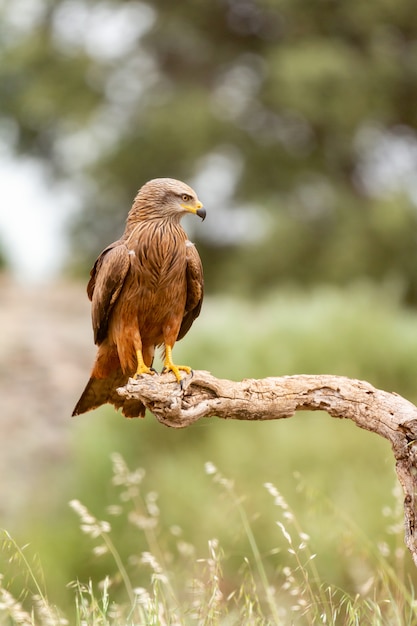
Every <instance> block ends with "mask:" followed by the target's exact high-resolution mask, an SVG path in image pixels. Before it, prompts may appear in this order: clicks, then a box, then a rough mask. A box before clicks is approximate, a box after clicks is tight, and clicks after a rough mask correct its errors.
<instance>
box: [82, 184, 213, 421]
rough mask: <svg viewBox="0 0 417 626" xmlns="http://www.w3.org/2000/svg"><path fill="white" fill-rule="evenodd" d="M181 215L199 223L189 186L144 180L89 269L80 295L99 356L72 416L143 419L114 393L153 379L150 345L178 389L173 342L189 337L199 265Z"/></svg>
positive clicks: (197, 302) (133, 403)
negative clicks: (120, 226) (134, 380)
mask: <svg viewBox="0 0 417 626" xmlns="http://www.w3.org/2000/svg"><path fill="white" fill-rule="evenodd" d="M186 213H194V214H196V215H198V216H199V217H201V218H202V219H204V218H205V216H206V212H205V209H203V205H202V204H201V202H200V201H199V200H198V198H197V195H196V193H195V192H194V191H193V190H192V189H191V188H190V187H189V186H188V185H186V184H185V183H182V182H180V181H178V180H174V179H172V178H156V179H155V180H151V181H149V182H148V183H146V184H145V185H143V187H142V188H141V189H139V191H138V194H137V196H136V198H135V200H134V202H133V206H132V208H131V209H130V211H129V214H128V216H127V220H126V228H125V232H124V233H123V236H122V237H121V239H119V240H118V241H115V242H114V243H112V244H111V245H110V246H108V247H107V248H106V249H105V250H103V252H102V253H101V254H100V256H99V257H98V259H97V261H96V262H95V264H94V267H93V269H92V270H91V274H90V275H91V278H90V282H89V283H88V286H87V294H88V297H89V298H90V300H91V304H92V311H91V316H92V322H93V330H94V341H95V343H96V345H97V346H98V351H97V356H96V360H95V363H94V366H93V370H92V372H91V377H90V380H89V381H88V383H87V386H86V388H85V390H84V391H83V393H82V395H81V398H80V399H79V401H78V403H77V405H76V407H75V409H74V412H73V415H79V414H80V413H85V412H86V411H90V410H91V409H95V408H97V407H99V406H101V405H102V404H105V403H106V402H109V403H110V404H113V405H114V406H115V407H116V408H117V409H118V408H120V407H122V412H123V414H124V415H125V416H126V417H143V416H144V414H145V407H144V405H143V404H142V403H141V402H139V401H138V400H128V399H124V398H122V397H121V396H119V394H118V393H117V388H118V387H122V386H124V385H125V384H126V383H127V381H128V379H129V377H133V376H140V375H141V374H153V373H154V370H153V369H151V368H152V363H153V358H154V352H155V347H157V346H163V347H164V351H165V360H164V371H171V372H173V373H174V375H175V377H176V379H177V380H178V381H179V382H180V380H181V370H184V371H185V372H187V373H190V372H191V368H189V367H188V366H185V365H174V363H173V362H172V348H173V346H174V343H175V342H176V341H177V340H179V339H181V338H182V337H184V335H185V334H186V333H187V332H188V331H189V329H190V328H191V325H192V323H193V322H194V320H195V318H196V317H197V316H198V315H199V313H200V309H201V303H202V300H203V270H202V266H201V260H200V257H199V255H198V252H197V250H196V248H195V246H194V245H193V244H192V243H191V242H190V241H188V239H187V235H186V232H185V230H184V229H183V228H182V226H181V225H180V220H181V218H182V217H183V216H184V215H185V214H186Z"/></svg>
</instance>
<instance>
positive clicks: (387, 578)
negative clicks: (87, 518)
mask: <svg viewBox="0 0 417 626" xmlns="http://www.w3.org/2000/svg"><path fill="white" fill-rule="evenodd" d="M400 301H401V293H400V292H398V291H397V290H396V283H393V284H392V285H389V284H388V285H386V286H385V288H384V289H382V288H381V289H376V288H375V287H372V285H371V284H368V283H364V282H363V283H358V284H356V285H352V286H351V287H350V288H347V289H345V290H334V289H330V288H327V287H326V288H324V287H323V288H320V289H315V290H310V291H309V292H301V291H299V290H296V289H290V288H288V289H286V290H281V291H279V292H277V293H276V294H274V295H270V296H269V298H268V299H266V300H264V301H262V302H259V303H257V304H256V303H252V304H248V303H247V302H245V301H243V300H242V301H239V300H236V299H232V298H219V297H216V298H208V300H207V302H206V306H205V307H204V310H203V312H202V315H201V317H200V318H199V320H198V323H197V324H196V325H195V328H194V329H193V333H192V336H191V335H190V336H187V337H186V338H185V339H184V340H183V341H181V342H179V343H178V344H177V345H176V347H175V351H174V356H175V359H176V360H177V362H184V363H187V364H190V365H192V366H193V367H194V368H196V369H202V368H204V369H209V370H211V371H212V372H213V373H214V374H215V375H216V376H218V377H227V378H235V379H241V378H242V377H248V376H249V377H256V378H258V377H263V376H272V375H284V374H293V373H312V374H319V373H334V374H341V375H347V376H351V377H354V378H355V377H356V378H365V379H368V380H369V381H370V382H371V383H372V384H374V385H375V386H377V387H380V388H383V389H386V390H387V391H391V390H393V391H396V392H398V393H401V394H402V395H404V396H405V397H407V398H409V399H410V400H411V401H414V402H416V391H415V376H414V371H416V370H417V345H416V344H417V332H416V320H415V317H414V315H413V314H412V313H411V311H408V310H404V309H403V308H401V306H400V304H399V303H400ZM157 366H159V365H158V364H157ZM115 450H116V451H119V452H120V453H121V454H122V455H123V457H124V458H125V459H126V462H127V464H128V466H129V467H131V468H136V467H140V468H143V472H142V471H139V473H138V474H136V473H135V472H134V471H131V470H126V476H127V475H128V476H130V478H129V480H128V479H127V478H126V477H125V478H124V479H123V480H122V479H121V478H120V480H119V481H116V483H117V484H115V482H114V478H112V469H111V466H110V464H109V461H108V459H109V456H110V455H111V454H112V453H113V452H114V451H115ZM206 462H210V463H212V464H213V465H214V466H215V467H218V468H221V470H222V473H224V474H225V475H226V476H230V477H233V480H234V481H235V484H236V487H233V489H232V490H229V491H227V489H226V490H224V487H225V486H226V487H227V488H229V486H231V483H230V481H229V482H228V481H226V482H225V483H222V482H219V481H217V480H216V481H215V482H213V481H211V480H209V478H208V477H207V474H206V473H205V472H204V469H203V466H204V464H205V463H206ZM393 463H394V459H393V456H392V452H391V450H390V447H389V445H388V442H386V441H385V440H383V439H382V438H379V437H377V436H376V435H374V434H372V433H368V432H365V431H363V430H360V429H358V428H356V427H355V426H354V425H353V424H352V423H351V422H349V421H340V420H334V419H332V418H330V417H329V416H328V415H322V414H319V413H314V414H309V413H308V414H306V413H299V414H298V415H296V416H295V417H294V418H292V419H290V420H285V421H275V422H274V421H271V422H262V423H261V422H260V423H247V422H235V421H233V420H230V421H229V420H225V421H219V420H215V419H211V420H207V421H201V422H199V423H197V424H196V425H195V426H193V427H192V428H188V429H184V430H173V429H167V428H165V427H163V426H161V425H160V424H159V423H157V422H156V420H155V419H153V418H152V417H151V416H147V418H146V419H144V420H126V419H123V418H122V417H121V416H120V415H119V414H115V412H114V411H113V410H112V409H111V408H110V407H104V408H103V409H101V410H98V411H96V412H94V413H90V414H88V415H85V416H82V417H80V418H77V420H75V421H74V423H73V445H72V455H71V458H70V459H69V460H68V462H67V464H64V463H63V464H62V468H61V467H60V466H57V468H56V471H55V472H54V481H51V480H50V472H46V473H45V476H43V477H41V478H40V480H41V484H40V486H39V489H36V488H34V490H33V497H32V498H31V499H30V501H28V503H27V511H28V514H27V516H25V515H22V516H21V519H20V523H19V524H18V525H16V528H10V529H9V532H11V533H12V534H13V535H14V536H16V541H18V542H19V544H26V543H27V542H28V541H29V542H30V544H31V545H30V550H31V551H32V553H33V552H36V553H38V554H40V556H41V560H42V564H43V568H44V571H45V579H46V581H47V588H48V598H49V602H50V603H51V604H57V605H58V606H61V607H62V608H63V609H64V610H65V614H68V611H70V610H72V609H68V608H67V607H69V606H73V599H74V589H73V588H71V589H70V588H68V587H67V585H68V583H70V582H71V581H79V590H78V593H79V594H81V596H83V597H84V599H85V601H86V602H90V604H91V605H93V604H94V606H95V605H96V604H98V605H99V606H100V607H101V609H100V610H102V604H101V593H102V591H103V590H100V589H99V588H98V587H97V585H98V583H99V581H104V580H106V576H110V578H111V579H112V580H113V578H114V579H115V580H114V583H113V585H112V586H110V588H109V593H110V595H111V598H112V600H114V601H115V602H116V603H121V604H122V605H123V606H124V607H125V609H126V606H130V604H129V601H128V599H126V594H127V591H126V587H127V583H126V580H127V579H129V580H131V581H132V582H131V586H132V587H133V588H134V589H135V588H137V587H140V588H143V589H146V591H147V593H148V594H149V596H150V598H151V600H150V603H151V604H150V606H151V607H154V606H155V603H156V602H157V600H158V599H159V600H161V593H162V596H163V597H164V598H166V594H167V593H168V592H167V589H166V588H165V587H164V586H162V590H161V589H159V592H158V593H159V595H155V594H156V591H154V589H153V587H152V585H151V583H150V581H149V569H147V567H145V566H144V564H142V565H138V558H139V559H140V555H142V554H143V553H145V552H150V553H152V554H153V555H154V556H155V557H156V558H157V561H158V562H159V563H163V562H164V563H166V564H165V565H163V571H164V572H165V571H168V572H169V574H170V580H171V584H172V585H173V587H174V590H175V592H176V594H177V595H179V606H181V607H183V609H184V610H185V607H186V606H189V604H187V603H191V599H190V596H187V598H185V599H184V596H183V595H182V594H183V593H185V591H184V581H185V580H188V578H189V576H191V574H190V572H193V573H194V568H195V567H196V568H197V570H198V571H197V572H196V573H195V576H196V577H197V579H198V580H200V581H207V578H206V576H207V575H208V574H207V572H206V573H203V572H202V569H199V568H200V567H202V566H201V563H200V565H199V561H198V560H199V559H207V558H210V557H209V556H208V555H207V545H208V541H209V540H212V539H214V538H215V539H217V540H218V546H219V550H220V551H219V552H218V551H217V549H216V553H218V554H219V558H220V563H221V571H222V580H223V583H222V587H221V591H222V593H223V600H224V601H226V600H225V599H226V598H228V596H229V595H230V594H231V593H232V592H234V595H233V596H232V597H231V598H230V600H229V601H228V602H227V603H226V605H224V604H222V605H221V611H223V613H221V617H222V618H223V616H224V611H226V610H227V611H228V612H230V613H232V614H233V615H234V614H235V613H234V612H235V611H249V610H252V611H254V614H255V615H258V614H259V612H258V608H259V606H261V609H262V611H263V612H266V613H265V614H266V615H269V614H270V611H271V608H270V606H269V603H268V602H269V601H268V597H267V595H266V591H265V589H266V588H269V585H271V586H272V587H273V588H274V589H276V590H280V589H281V587H282V585H283V584H285V576H286V575H285V572H286V571H287V570H286V569H285V568H286V567H289V568H290V570H291V572H292V573H293V570H296V565H295V561H291V560H292V559H293V558H294V555H290V556H289V555H288V547H289V546H288V545H286V543H285V536H283V534H282V531H281V530H280V527H277V526H276V524H275V521H277V520H278V521H281V522H282V523H284V525H285V527H286V528H287V530H288V532H289V533H290V535H291V536H292V537H295V536H296V535H295V534H294V532H295V531H294V530H293V528H292V527H288V524H289V520H288V519H286V518H285V517H284V518H283V517H282V516H281V517H279V516H278V517H275V516H274V515H273V516H272V517H271V497H270V495H268V493H267V492H265V491H264V488H263V487H262V485H263V483H272V484H273V485H275V486H276V488H277V489H278V490H279V492H280V493H281V494H285V501H288V502H289V503H290V511H291V513H292V514H293V516H294V519H296V520H297V524H298V528H299V529H302V532H304V533H306V534H308V535H309V536H310V538H311V539H310V541H309V549H310V551H311V553H317V557H316V559H314V566H315V567H316V568H317V572H318V574H317V576H316V575H315V574H313V573H312V572H311V570H309V574H308V580H309V584H310V587H312V588H313V589H314V596H315V597H316V599H317V603H318V604H317V606H316V608H315V609H314V610H316V609H317V611H319V610H321V608H322V606H323V602H324V599H323V596H322V595H320V594H321V593H324V595H326V594H327V595H326V598H328V602H329V606H328V608H329V611H331V610H332V609H331V607H330V605H331V603H332V602H333V604H334V609H335V610H336V609H337V610H340V611H342V612H344V611H346V612H347V611H348V607H349V611H351V615H352V616H355V615H356V616H357V615H360V616H361V618H363V620H364V621H363V622H358V623H365V624H366V623H368V622H367V621H366V620H367V619H368V617H369V616H370V615H371V613H372V611H374V612H375V611H377V608H376V607H377V606H379V607H380V610H381V611H382V617H381V619H380V622H379V623H381V624H382V623H389V619H388V618H387V620H386V622H384V621H383V620H384V619H385V617H384V616H385V615H387V613H386V611H390V610H391V609H392V610H395V611H398V613H399V614H401V615H402V619H403V618H404V624H406V623H407V620H406V618H405V616H406V614H407V611H408V612H410V611H411V610H413V609H412V606H413V605H412V604H411V600H410V601H409V600H408V599H407V598H408V596H407V594H406V593H405V591H404V588H406V589H408V588H409V585H408V583H407V580H408V578H409V577H410V578H411V580H412V581H414V580H415V572H414V567H413V565H412V562H411V557H410V556H409V555H408V553H407V552H406V550H405V546H404V543H403V535H402V533H403V528H402V524H399V525H397V521H398V520H399V519H400V518H401V504H400V495H399V494H398V490H397V489H395V495H393V493H392V492H393V487H394V486H395V475H394V471H393ZM208 467H209V468H210V467H212V465H209V466H208ZM143 474H145V476H146V487H144V490H141V488H140V497H139V501H138V500H137V499H135V503H136V504H135V507H136V508H135V509H134V510H133V511H131V510H130V509H129V508H127V509H124V513H123V514H122V515H114V514H113V513H115V512H116V513H117V512H118V511H120V506H122V507H124V506H125V505H126V506H127V503H128V502H131V500H132V499H131V495H129V494H130V492H129V493H128V494H127V495H126V497H124V496H122V495H121V491H126V490H127V487H126V486H123V485H125V483H126V481H127V482H128V483H129V481H130V483H133V484H132V489H133V491H134V490H135V489H136V486H137V485H136V483H135V482H134V480H133V477H134V476H136V480H138V481H140V480H145V478H144V477H143ZM209 475H210V476H215V475H216V473H213V474H209ZM130 483H129V484H130ZM46 484H47V485H48V489H47V490H45V485H46ZM219 485H221V490H220V493H219ZM155 494H157V495H155ZM74 499H75V500H78V501H80V502H82V503H86V504H87V506H88V509H89V511H91V515H92V519H91V523H90V527H92V526H94V525H95V524H96V521H97V520H106V521H109V522H110V524H111V528H112V532H111V541H112V545H108V546H107V552H106V553H105V554H104V553H103V554H101V555H100V557H99V558H98V555H95V556H94V555H92V554H91V551H90V540H91V536H89V535H85V534H84V535H82V536H81V537H80V536H79V533H78V532H77V529H76V528H75V523H74V514H73V513H70V512H69V511H68V501H70V500H74ZM109 504H110V506H111V507H112V506H113V505H118V506H119V509H118V508H116V509H113V508H110V509H109V508H108V507H109ZM278 508H279V507H278ZM150 510H153V511H157V510H158V511H159V513H158V516H157V523H156V525H155V527H153V528H148V526H147V525H146V524H145V522H143V520H142V522H141V521H140V519H139V522H138V515H139V518H140V515H142V516H143V519H144V520H145V521H146V519H148V518H149V515H150V513H149V511H150ZM135 511H136V513H135ZM280 511H282V512H285V511H284V509H282V507H281V509H280ZM151 517H152V515H151ZM25 520H26V522H25ZM94 520H96V521H94ZM245 520H246V521H245ZM93 522H94V523H93ZM132 522H133V523H132ZM138 523H139V525H140V524H142V527H140V528H139V526H138ZM291 523H292V521H291ZM87 526H88V524H87ZM103 528H104V530H105V529H106V528H107V527H106V526H104V527H103ZM387 529H389V531H388V530H387ZM90 530H91V528H90ZM90 535H91V533H90ZM105 538H108V533H106V532H104V535H103V537H102V538H101V542H103V541H104V544H106V540H107V539H105ZM97 540H99V537H97ZM181 542H184V543H185V544H186V545H190V546H192V548H193V552H192V554H191V556H189V557H187V559H186V560H185V561H184V558H183V557H184V555H182V556H180V555H179V553H178V545H179V544H180V543H181ZM294 542H295V539H294ZM300 543H301V542H300ZM100 545H102V543H101V544H100ZM255 545H256V548H255ZM298 545H299V544H297V546H296V547H298ZM94 546H95V547H97V544H96V543H94ZM98 547H99V546H98ZM114 549H116V551H117V554H118V555H119V556H117V557H115V554H116V553H115V552H114ZM99 552H100V550H99ZM221 554H222V556H221V557H220V555H221ZM161 555H162V557H163V558H162V557H161ZM301 556H305V555H304V552H303V554H302V555H301ZM289 558H290V562H289V561H288V559H289ZM307 558H308V557H306V561H305V562H303V563H304V565H305V566H307ZM381 559H382V561H381ZM115 560H118V561H119V560H120V562H121V563H122V565H123V567H124V568H125V570H126V573H127V574H126V575H122V574H121V570H122V567H121V566H120V563H119V565H117V566H115ZM115 568H116V569H117V572H118V574H116V572H115V571H114V570H115ZM262 568H263V570H264V574H262ZM51 572H52V573H53V574H51ZM296 573H297V576H298V575H300V576H301V575H302V572H301V571H300V570H297V572H296ZM265 577H266V580H267V581H268V584H266V583H265ZM123 579H124V580H123ZM21 580H22V579H21V578H20V579H19V581H21ZM90 580H91V581H92V582H91V584H92V585H93V587H92V588H91V587H90V586H89V585H90V583H89V581H90ZM254 581H255V582H254ZM297 581H298V578H297ZM214 582H215V580H214V578H213V580H212V583H213V584H214ZM300 584H301V582H300V581H298V582H297V588H298V587H299V586H300ZM367 584H368V586H367ZM77 585H78V583H77ZM19 588H20V589H21V586H20V587H19ZM337 588H339V589H342V590H343V593H342V592H339V591H337ZM15 589H16V588H15V587H13V588H12V590H13V591H14V590H15ZM123 589H124V591H123ZM328 589H330V592H329V591H327V590H328ZM251 590H252V591H251ZM320 590H321V591H320ZM277 593H278V592H277ZM280 593H281V592H280ZM305 593H307V594H308V590H307V591H306V592H305ZM407 593H408V592H407ZM91 594H93V596H92V595H91ZM164 594H165V595H164ZM357 594H359V595H358V596H357ZM404 594H405V595H404ZM284 596H285V594H284ZM18 597H19V596H18ZM92 597H94V601H93V599H92ZM170 597H171V596H170ZM274 597H276V596H274ZM301 597H304V599H306V596H305V594H304V592H303V595H302V596H301ZM204 598H205V599H203V600H201V602H202V603H203V604H204V603H206V602H207V601H208V600H207V597H206V596H204ZM280 598H281V596H280ZM285 598H286V599H285ZM285 598H284V599H283V600H282V601H281V599H280V603H279V606H284V608H287V609H288V606H289V605H288V602H289V598H288V597H287V596H285ZM401 598H402V599H401ZM165 601H168V600H167V599H165V600H164V602H165ZM183 601H184V603H185V604H183ZM388 601H389V602H388ZM222 602H223V601H222ZM308 602H310V604H309V606H311V598H310V600H308ZM126 603H127V605H126ZM375 603H376V604H375ZM204 605H205V604H204ZM258 605H259V606H258ZM25 606H26V605H25ZM109 606H111V603H110V605H109ZM176 606H178V605H176ZM342 606H343V607H345V608H342ZM265 607H266V608H265ZM268 607H269V608H268ZM401 607H402V608H401ZM91 610H92V611H93V612H94V611H96V609H94V608H92V609H91ZM97 610H98V609H97ZM152 610H153V609H152ZM311 610H313V609H311ZM378 610H379V609H378ZM343 614H344V613H343ZM329 615H330V613H329ZM225 619H226V618H225ZM378 619H379V618H378ZM352 620H353V617H352ZM104 623H105V622H104ZM213 623H216V622H215V620H214V621H213ZM237 623H239V622H237ZM240 623H241V622H240ZM259 623H262V621H260V622H259ZM284 623H285V622H284ZM300 623H301V624H302V623H303V622H302V621H301V622H300ZM307 623H309V622H307ZM311 623H314V622H311ZM342 623H343V622H342ZM346 623H349V621H347V622H346ZM351 623H355V622H354V621H352V622H351ZM369 623H370V624H372V623H378V622H372V620H371V618H369ZM394 623H397V621H394ZM398 623H399V624H401V623H402V622H401V620H399V621H398ZM409 623H412V619H411V618H410V620H409Z"/></svg>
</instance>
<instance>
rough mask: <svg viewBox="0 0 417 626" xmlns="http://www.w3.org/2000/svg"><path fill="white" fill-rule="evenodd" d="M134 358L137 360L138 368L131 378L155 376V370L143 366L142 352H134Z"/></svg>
mask: <svg viewBox="0 0 417 626" xmlns="http://www.w3.org/2000/svg"><path fill="white" fill-rule="evenodd" d="M136 356H137V359H138V367H137V370H136V372H135V374H134V376H133V378H139V376H142V374H155V373H156V370H154V368H153V367H148V366H147V365H145V362H144V360H143V356H142V352H141V351H140V350H138V351H137V352H136Z"/></svg>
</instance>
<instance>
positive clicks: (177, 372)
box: [162, 363, 193, 386]
mask: <svg viewBox="0 0 417 626" xmlns="http://www.w3.org/2000/svg"><path fill="white" fill-rule="evenodd" d="M192 371H193V370H192V369H191V367H188V365H174V363H165V364H164V369H163V370H162V373H163V374H166V373H167V372H172V373H173V374H174V376H175V378H176V379H177V382H179V383H180V385H181V386H182V378H181V372H186V373H187V374H191V373H192Z"/></svg>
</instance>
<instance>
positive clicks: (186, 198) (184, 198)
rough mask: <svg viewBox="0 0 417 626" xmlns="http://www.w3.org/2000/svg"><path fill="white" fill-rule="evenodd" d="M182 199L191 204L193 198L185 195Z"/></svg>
mask: <svg viewBox="0 0 417 626" xmlns="http://www.w3.org/2000/svg"><path fill="white" fill-rule="evenodd" d="M181 197H182V199H183V200H184V202H189V201H190V200H191V196H189V195H188V194H186V193H183V194H182V196H181Z"/></svg>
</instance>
